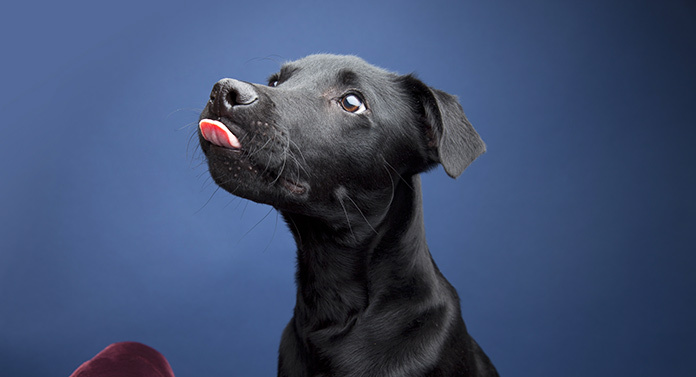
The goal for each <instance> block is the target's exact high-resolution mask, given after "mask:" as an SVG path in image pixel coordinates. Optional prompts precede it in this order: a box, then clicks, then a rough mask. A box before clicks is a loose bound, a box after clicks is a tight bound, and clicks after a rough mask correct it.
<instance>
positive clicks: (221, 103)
mask: <svg viewBox="0 0 696 377" xmlns="http://www.w3.org/2000/svg"><path fill="white" fill-rule="evenodd" d="M258 98H259V97H258V94H257V93H256V90H255V89H254V86H253V85H251V84H249V83H246V82H243V81H238V80H234V79H222V80H220V81H218V82H217V83H215V85H214V86H213V90H212V91H211V92H210V104H211V106H212V110H213V111H214V112H215V113H217V114H223V113H226V112H229V111H230V110H232V108H234V107H235V106H247V105H251V104H252V103H254V102H256V100H257V99H258Z"/></svg>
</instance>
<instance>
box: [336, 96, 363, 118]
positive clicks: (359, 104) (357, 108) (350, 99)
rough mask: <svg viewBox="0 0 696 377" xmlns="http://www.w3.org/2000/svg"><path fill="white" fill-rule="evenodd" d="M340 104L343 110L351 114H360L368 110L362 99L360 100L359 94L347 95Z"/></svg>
mask: <svg viewBox="0 0 696 377" xmlns="http://www.w3.org/2000/svg"><path fill="white" fill-rule="evenodd" d="M339 102H340V104H341V107H343V110H345V111H347V112H349V113H353V114H360V113H363V112H365V110H367V108H366V107H365V103H364V102H363V100H362V98H360V97H359V96H358V95H357V94H353V93H351V94H346V95H345V96H343V97H342V98H341V99H340V101H339Z"/></svg>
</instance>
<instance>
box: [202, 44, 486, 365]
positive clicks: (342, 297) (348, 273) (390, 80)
mask: <svg viewBox="0 0 696 377" xmlns="http://www.w3.org/2000/svg"><path fill="white" fill-rule="evenodd" d="M199 125H200V128H199V131H200V141H201V146H202V149H203V152H204V153H205V155H206V157H207V160H208V165H209V170H210V174H211V175H212V177H213V179H214V180H215V182H216V183H217V184H218V185H220V186H221V187H222V188H224V189H225V190H227V191H229V192H230V193H232V194H234V195H238V196H241V197H243V198H247V199H250V200H253V201H256V202H259V203H266V204H270V205H272V206H273V207H275V208H276V209H277V210H279V211H280V213H281V214H282V215H283V218H284V219H285V221H286V222H287V224H288V226H289V228H290V230H291V231H292V233H293V235H294V237H295V241H296V242H297V261H298V262H297V275H296V280H297V304H296V306H295V313H294V317H293V318H292V320H291V321H290V323H289V324H288V326H287V327H286V329H285V331H284V333H283V336H282V339H281V344H280V356H279V361H278V375H279V376H288V377H295V376H307V377H309V376H381V377H386V376H497V375H498V374H497V372H496V370H495V368H494V367H493V365H492V364H491V362H490V361H489V359H488V357H487V356H486V355H485V354H484V353H483V351H482V350H481V349H480V348H479V346H478V345H477V344H476V342H475V341H474V339H473V338H472V337H471V336H469V334H468V333H467V331H466V327H465V326H464V322H463V321H462V318H461V313H460V307H459V298H458V296H457V293H456V291H455V290H454V288H453V287H452V286H451V285H450V284H449V283H448V282H447V280H445V278H444V277H443V276H442V274H441V273H440V271H439V270H438V268H437V266H436V265H435V262H433V260H432V258H431V256H430V252H429V250H428V246H427V244H426V241H425V230H424V225H423V213H422V206H421V189H420V179H419V176H418V174H419V173H421V172H424V171H426V170H428V169H430V168H432V167H433V166H435V165H436V164H438V163H440V164H442V165H443V166H444V168H445V171H446V172H447V174H449V175H450V176H452V177H457V176H459V175H460V174H461V173H462V172H463V171H464V169H465V168H466V167H467V166H468V165H469V164H470V163H471V162H472V161H473V160H474V159H475V158H476V157H478V156H479V155H480V154H481V153H483V152H484V150H485V146H484V143H483V141H482V140H481V139H480V137H479V135H478V134H477V133H476V131H475V130H474V129H473V127H472V126H471V124H470V123H469V121H468V120H467V119H466V117H465V116H464V112H463V111H462V108H461V106H459V103H458V102H457V99H456V97H454V96H452V95H449V94H447V93H444V92H442V91H439V90H436V89H432V88H429V87H428V86H426V85H425V84H423V83H422V82H421V81H419V80H418V79H416V78H414V77H413V76H411V75H407V76H399V75H396V74H393V73H390V72H387V71H384V70H382V69H380V68H377V67H374V66H372V65H369V64H367V63H366V62H364V61H363V60H361V59H359V58H356V57H352V56H334V55H313V56H309V57H306V58H304V59H301V60H298V61H295V62H292V63H288V64H285V65H284V66H283V67H282V69H281V70H280V73H278V74H276V75H273V76H272V77H271V78H270V79H269V84H268V86H265V85H256V84H250V83H246V82H241V81H237V80H232V79H224V80H221V81H219V82H218V83H216V84H215V86H214V87H213V91H212V93H211V94H210V101H208V104H207V106H206V107H205V110H204V111H203V113H202V114H201V121H200V124H199Z"/></svg>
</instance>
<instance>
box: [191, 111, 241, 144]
mask: <svg viewBox="0 0 696 377" xmlns="http://www.w3.org/2000/svg"><path fill="white" fill-rule="evenodd" d="M198 128H199V129H200V131H201V135H203V138H204V139H205V140H207V141H209V142H211V143H212V144H214V145H217V146H218V147H223V148H228V149H240V148H241V147H242V144H241V143H240V142H239V139H238V138H237V136H236V135H235V134H233V133H232V131H230V129H229V128H227V126H225V124H224V123H222V122H220V121H219V120H214V119H208V118H206V119H201V121H200V122H198Z"/></svg>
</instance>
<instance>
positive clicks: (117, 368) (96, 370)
mask: <svg viewBox="0 0 696 377" xmlns="http://www.w3.org/2000/svg"><path fill="white" fill-rule="evenodd" d="M70 377H174V372H173V371H172V368H171V366H169V363H168V362H167V359H165V358H164V356H162V354H161V353H159V352H157V351H156V350H155V349H153V348H150V347H148V346H146V345H144V344H141V343H136V342H121V343H114V344H112V345H110V346H108V347H106V348H105V349H104V350H103V351H101V352H99V353H98V354H97V355H96V356H94V357H93V358H92V359H91V360H89V361H87V362H85V363H84V364H82V365H80V367H79V368H77V370H76V371H74V372H73V374H71V375H70Z"/></svg>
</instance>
